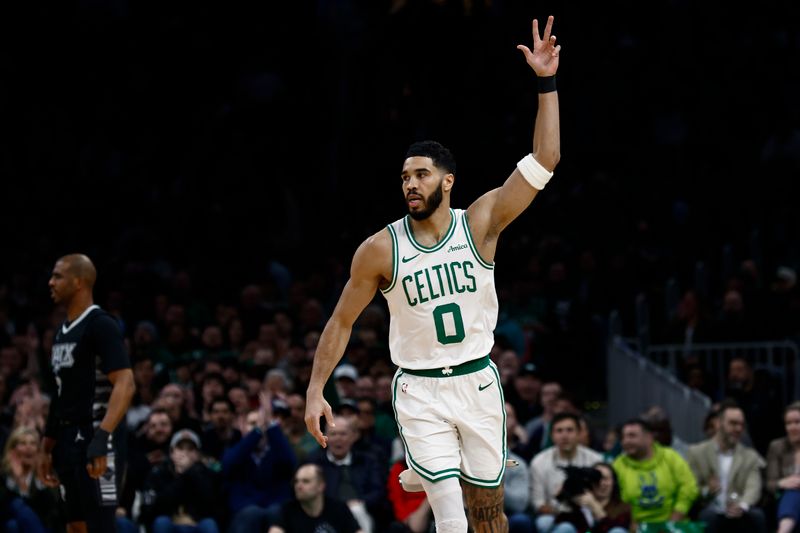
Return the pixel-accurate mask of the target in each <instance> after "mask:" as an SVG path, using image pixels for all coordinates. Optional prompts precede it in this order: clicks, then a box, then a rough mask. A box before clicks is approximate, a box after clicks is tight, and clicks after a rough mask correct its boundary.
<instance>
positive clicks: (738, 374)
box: [728, 359, 753, 389]
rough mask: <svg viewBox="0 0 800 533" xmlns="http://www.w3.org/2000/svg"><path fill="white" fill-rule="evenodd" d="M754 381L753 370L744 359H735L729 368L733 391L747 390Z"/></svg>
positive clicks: (730, 383) (729, 379)
mask: <svg viewBox="0 0 800 533" xmlns="http://www.w3.org/2000/svg"><path fill="white" fill-rule="evenodd" d="M752 379H753V370H752V369H751V368H750V364H749V363H748V362H747V361H745V360H744V359H733V360H731V362H730V366H728V384H729V385H730V387H731V388H733V389H745V388H746V387H747V386H748V385H750V383H751V381H752Z"/></svg>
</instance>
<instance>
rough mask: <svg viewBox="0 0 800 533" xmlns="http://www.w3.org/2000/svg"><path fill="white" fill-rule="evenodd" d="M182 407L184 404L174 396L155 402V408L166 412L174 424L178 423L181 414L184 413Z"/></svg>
mask: <svg viewBox="0 0 800 533" xmlns="http://www.w3.org/2000/svg"><path fill="white" fill-rule="evenodd" d="M181 405H182V404H181V403H179V402H178V400H176V399H175V398H174V397H172V396H165V397H163V398H158V399H156V401H155V402H153V407H154V408H160V409H163V410H164V411H166V412H167V416H169V417H170V419H171V420H172V421H173V423H177V422H178V421H179V420H180V419H181V414H182V412H183V408H182V407H181Z"/></svg>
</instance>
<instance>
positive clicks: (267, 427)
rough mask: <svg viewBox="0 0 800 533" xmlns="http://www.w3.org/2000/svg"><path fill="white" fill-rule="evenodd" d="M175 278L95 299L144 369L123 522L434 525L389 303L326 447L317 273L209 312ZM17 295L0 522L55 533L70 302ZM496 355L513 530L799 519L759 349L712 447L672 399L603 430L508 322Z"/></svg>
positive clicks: (344, 387) (124, 449)
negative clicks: (39, 466) (404, 478)
mask: <svg viewBox="0 0 800 533" xmlns="http://www.w3.org/2000/svg"><path fill="white" fill-rule="evenodd" d="M101 275H102V270H101ZM173 282H174V284H173V286H172V288H171V290H168V291H166V290H165V291H163V292H159V293H157V294H156V295H155V296H154V297H153V298H152V308H151V312H150V314H149V315H147V316H145V317H141V316H135V314H134V313H131V315H128V314H127V313H126V312H125V311H124V310H123V309H122V308H121V307H115V306H114V294H115V293H114V291H110V292H109V293H108V296H107V299H106V300H105V302H101V303H104V307H105V308H107V309H108V310H110V311H111V312H112V313H114V315H115V316H116V317H117V318H118V320H119V324H120V328H121V329H122V331H123V333H124V336H125V340H126V343H127V345H128V349H129V353H130V357H131V362H132V365H133V372H134V377H135V381H136V396H135V398H134V400H133V403H132V405H131V408H130V409H129V411H128V413H127V416H126V423H125V424H123V425H122V427H121V429H120V430H118V432H117V434H116V435H115V439H116V442H117V445H118V448H119V450H120V452H119V458H118V459H117V464H118V465H119V466H120V468H119V473H120V475H119V479H118V482H119V485H120V501H119V508H118V510H117V514H118V521H119V527H120V530H121V531H135V530H137V529H138V528H139V527H143V528H144V529H146V530H147V531H152V532H166V531H172V530H173V527H175V526H177V525H181V526H187V527H189V526H191V527H194V528H196V530H197V531H201V532H214V531H231V532H245V531H259V530H261V531H267V530H271V531H273V532H279V531H305V530H306V529H302V528H301V527H306V526H307V525H308V524H312V523H315V521H319V520H326V521H328V522H329V523H332V524H333V523H336V524H340V525H341V527H342V528H344V529H342V530H343V531H347V530H350V529H352V530H355V529H358V530H361V531H364V532H376V531H381V530H386V529H387V528H391V529H390V530H391V531H397V532H407V531H414V532H427V531H432V529H431V527H432V514H431V511H430V507H429V505H428V504H427V502H426V501H425V495H424V493H413V492H406V491H405V490H403V488H402V487H401V485H400V481H399V479H398V473H399V472H401V471H402V470H403V469H405V468H406V464H405V456H404V452H403V445H402V439H401V438H400V437H399V436H398V434H397V427H396V424H395V422H394V417H393V413H392V407H391V402H392V394H393V391H392V376H393V374H394V370H395V367H394V366H393V365H392V363H391V360H390V359H389V355H388V351H387V349H386V334H385V332H386V328H387V327H388V323H387V321H388V317H387V314H386V312H385V308H384V307H383V306H382V305H381V303H380V301H379V300H376V301H375V303H373V304H372V305H370V306H369V307H368V309H367V310H366V311H365V313H364V314H363V315H362V316H361V318H360V319H359V321H358V323H357V326H356V328H355V329H354V333H353V337H352V339H351V341H350V342H349V344H348V345H347V349H346V352H345V356H344V358H343V361H342V362H341V363H340V364H339V366H337V367H336V369H335V370H334V372H333V375H332V376H331V379H330V381H329V384H328V387H327V390H326V395H327V397H328V398H329V399H330V401H331V403H332V405H333V406H334V412H335V422H336V424H335V427H329V428H327V430H326V433H327V435H328V439H329V440H328V447H327V449H321V448H320V447H319V445H318V444H317V443H316V441H314V439H312V438H311V437H310V435H309V434H308V432H307V431H306V428H305V422H304V408H305V394H304V393H305V388H306V384H307V382H308V379H309V376H310V369H311V364H312V361H313V356H314V352H315V348H316V343H317V342H318V340H319V336H320V332H321V329H322V327H323V326H324V323H325V321H326V319H327V313H328V311H327V310H326V309H325V307H324V306H323V305H322V304H321V302H320V301H319V300H318V299H316V298H314V297H313V296H312V294H311V293H310V292H309V289H310V286H309V284H307V283H305V282H299V281H298V282H294V283H293V284H292V285H289V286H287V287H283V288H281V287H276V286H275V285H274V284H272V283H268V284H265V285H263V286H262V285H256V284H254V285H247V286H245V287H243V288H242V290H241V291H240V293H239V299H238V301H236V302H222V303H219V304H218V305H216V307H213V308H212V307H208V306H207V305H206V304H205V303H204V302H202V301H200V300H198V299H195V298H193V297H192V296H193V295H192V293H191V291H190V290H188V288H189V287H190V286H191V283H190V280H189V279H188V275H187V274H186V273H178V274H176V275H175V276H174V277H173ZM280 294H285V295H286V296H287V299H286V300H281V299H280V296H278V295H280ZM3 295H4V300H3V302H4V303H5V304H6V305H8V307H6V308H7V309H9V308H10V309H14V312H11V313H8V314H7V315H6V318H5V320H4V322H3V330H2V332H3V334H4V338H5V341H4V343H3V346H2V348H0V384H2V388H0V391H2V396H0V398H2V418H1V419H0V421H1V424H0V445H4V446H3V448H2V449H3V450H4V455H3V461H2V475H3V479H4V481H3V483H2V485H1V486H0V490H2V505H3V508H2V513H3V520H4V521H5V522H4V523H6V524H8V525H9V527H11V524H16V526H15V527H17V528H18V529H19V530H24V531H28V530H31V531H41V530H43V529H42V528H45V529H44V530H49V531H59V529H58V528H59V525H60V524H63V518H64V517H63V515H62V514H60V506H59V505H58V503H57V502H58V493H57V492H54V491H53V490H51V489H48V488H46V487H44V486H43V485H42V484H41V483H40V482H39V481H38V480H37V479H36V477H35V475H34V470H33V467H34V465H35V462H36V457H37V453H38V447H39V442H40V433H41V431H42V429H43V427H44V421H45V419H46V414H47V409H48V402H49V395H50V394H51V391H49V390H47V388H46V386H45V385H44V383H47V382H48V381H47V380H46V379H44V378H45V377H46V375H47V372H48V368H49V367H48V353H49V350H50V344H51V343H52V338H53V331H54V328H55V327H58V325H59V324H60V323H61V320H63V317H64V315H63V309H60V308H57V307H56V308H53V307H52V306H49V307H41V308H39V309H49V310H47V311H45V312H43V313H42V315H41V317H43V319H41V318H40V319H35V320H30V321H28V322H25V321H24V320H23V318H21V317H24V316H33V315H26V314H25V312H24V311H26V309H25V308H23V309H22V311H23V312H18V310H17V309H16V308H14V307H13V305H14V304H15V303H16V302H18V301H19V300H14V299H12V298H10V297H9V292H7V291H4V292H3ZM129 316H130V317H131V319H129V318H128V317H129ZM526 345H527V340H526ZM491 357H492V360H493V361H494V362H495V364H496V365H497V367H498V370H499V374H500V376H501V381H502V385H503V389H504V393H505V397H506V413H507V445H508V451H509V454H508V458H509V460H510V464H509V467H508V469H507V474H506V477H505V479H504V484H505V487H506V513H507V514H508V516H509V519H510V524H511V529H512V531H520V532H522V531H537V532H548V531H554V532H557V533H567V532H571V531H586V530H587V529H591V530H592V531H610V532H613V533H618V532H619V531H620V529H619V528H622V529H623V530H625V529H627V528H629V527H630V524H631V523H636V524H644V523H647V522H662V521H667V520H683V519H689V518H691V519H695V520H702V521H705V522H707V523H709V524H712V529H709V531H729V530H731V528H732V527H734V526H737V525H738V526H741V528H743V529H741V531H766V528H767V527H769V526H768V525H776V526H777V524H780V527H781V528H782V529H781V531H791V530H792V527H793V525H794V524H795V523H797V521H798V519H799V518H800V516H798V513H800V481H799V480H800V476H799V475H798V474H797V472H800V459H797V460H796V459H795V450H796V449H800V408H798V406H797V404H792V405H789V406H788V407H786V406H784V405H782V404H781V403H780V397H779V396H777V395H776V394H775V393H774V391H773V390H772V389H770V388H769V386H768V384H765V383H762V382H760V381H759V380H758V379H756V376H757V372H756V371H755V369H754V368H753V365H752V363H751V361H750V360H748V359H747V358H746V357H734V358H732V359H731V360H730V361H729V366H728V369H727V370H728V371H727V380H726V383H725V393H724V395H723V396H722V397H720V398H715V400H717V402H716V403H715V404H714V410H713V412H712V413H709V417H708V421H707V428H706V430H707V433H706V434H707V435H708V437H709V440H708V441H706V442H702V443H688V442H684V441H682V440H681V439H679V438H677V436H675V435H673V434H672V432H671V428H670V415H671V414H670V413H666V412H664V410H663V409H662V408H661V407H660V406H642V415H641V418H640V419H637V420H632V421H629V422H628V423H625V424H624V425H622V426H620V427H617V428H614V427H607V426H606V425H605V424H604V423H603V421H602V420H598V419H597V417H596V416H593V413H592V412H591V408H588V407H587V405H588V404H589V403H591V402H587V397H586V396H585V394H584V395H583V396H581V395H580V394H579V391H577V390H575V389H573V388H572V387H570V386H568V385H566V383H565V380H562V379H561V378H560V376H559V375H556V374H552V373H550V370H546V369H543V368H542V367H541V366H540V365H538V364H537V362H536V361H537V359H536V357H534V356H533V355H532V354H531V353H530V352H529V351H527V350H523V351H517V350H515V348H514V343H513V342H512V341H509V339H508V338H507V337H505V336H504V335H503V334H499V335H498V337H497V342H496V344H495V347H494V349H493V350H492V354H491ZM784 407H786V410H785V415H784V416H783V418H781V413H782V411H783V410H784ZM672 415H673V416H674V414H672ZM797 456H798V457H799V458H800V454H798V455H797ZM303 465H309V466H308V468H306V467H304V466H303ZM795 465H797V466H795ZM588 471H591V472H593V473H589V472H588ZM23 503H24V505H22V504H23ZM323 511H324V512H323ZM321 517H322V518H321ZM29 523H34V524H36V525H35V526H29V525H28V524H29ZM299 524H305V525H303V526H300V525H299ZM29 527H35V528H38V529H28V528H29ZM715 527H716V528H717V529H713V528H715ZM298 528H301V529H298ZM348 528H349V529H348Z"/></svg>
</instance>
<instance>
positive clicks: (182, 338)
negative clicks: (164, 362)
mask: <svg viewBox="0 0 800 533" xmlns="http://www.w3.org/2000/svg"><path fill="white" fill-rule="evenodd" d="M184 342H186V328H185V327H183V325H182V324H171V325H169V326H168V329H167V346H170V347H178V346H181V345H182V344H183V343H184Z"/></svg>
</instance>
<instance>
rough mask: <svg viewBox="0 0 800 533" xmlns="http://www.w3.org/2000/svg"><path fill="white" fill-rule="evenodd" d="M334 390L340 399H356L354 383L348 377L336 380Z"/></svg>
mask: <svg viewBox="0 0 800 533" xmlns="http://www.w3.org/2000/svg"><path fill="white" fill-rule="evenodd" d="M336 390H337V392H338V393H339V397H340V398H355V397H356V382H355V381H353V380H352V379H350V378H349V377H342V378H339V379H337V380H336Z"/></svg>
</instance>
